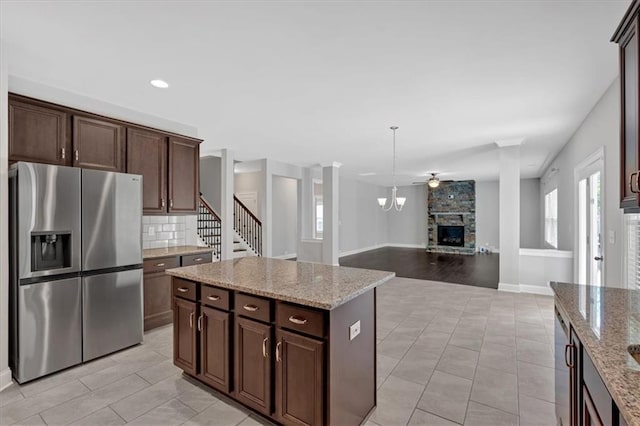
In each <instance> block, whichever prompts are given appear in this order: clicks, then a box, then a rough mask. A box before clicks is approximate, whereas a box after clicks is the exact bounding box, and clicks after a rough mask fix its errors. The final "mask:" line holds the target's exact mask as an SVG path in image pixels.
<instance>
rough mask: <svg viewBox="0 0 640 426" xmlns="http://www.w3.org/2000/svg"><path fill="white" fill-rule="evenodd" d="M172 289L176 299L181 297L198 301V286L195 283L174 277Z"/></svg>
mask: <svg viewBox="0 0 640 426" xmlns="http://www.w3.org/2000/svg"><path fill="white" fill-rule="evenodd" d="M171 287H172V288H173V295H174V296H175V297H181V298H183V299H188V300H191V301H194V302H195V301H196V300H198V298H197V296H198V295H197V292H198V284H197V283H195V282H193V281H187V280H183V279H182V278H176V277H173V282H172V284H171Z"/></svg>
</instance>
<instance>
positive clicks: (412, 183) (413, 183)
mask: <svg viewBox="0 0 640 426" xmlns="http://www.w3.org/2000/svg"><path fill="white" fill-rule="evenodd" d="M426 183H427V182H411V185H426Z"/></svg>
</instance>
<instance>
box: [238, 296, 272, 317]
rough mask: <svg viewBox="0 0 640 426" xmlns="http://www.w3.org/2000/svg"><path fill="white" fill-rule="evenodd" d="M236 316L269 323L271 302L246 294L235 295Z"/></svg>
mask: <svg viewBox="0 0 640 426" xmlns="http://www.w3.org/2000/svg"><path fill="white" fill-rule="evenodd" d="M235 299H236V300H235V311H236V315H242V316H244V317H247V318H253V319H255V320H258V321H263V322H271V318H272V315H271V301H270V300H268V299H263V298H261V297H255V296H249V295H248V294H242V293H236V297H235Z"/></svg>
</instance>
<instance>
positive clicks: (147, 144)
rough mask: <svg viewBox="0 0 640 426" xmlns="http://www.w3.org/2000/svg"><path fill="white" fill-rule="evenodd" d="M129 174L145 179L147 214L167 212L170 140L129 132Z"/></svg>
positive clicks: (143, 202) (143, 199)
mask: <svg viewBox="0 0 640 426" xmlns="http://www.w3.org/2000/svg"><path fill="white" fill-rule="evenodd" d="M127 173H134V174H138V175H142V188H143V189H142V209H143V212H144V214H162V213H166V212H167V138H166V137H165V136H164V135H162V134H160V133H154V132H149V131H146V130H142V129H136V128H128V129H127Z"/></svg>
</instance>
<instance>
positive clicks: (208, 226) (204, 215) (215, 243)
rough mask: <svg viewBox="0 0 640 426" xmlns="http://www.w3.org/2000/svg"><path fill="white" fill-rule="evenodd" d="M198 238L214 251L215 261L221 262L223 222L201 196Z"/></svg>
mask: <svg viewBox="0 0 640 426" xmlns="http://www.w3.org/2000/svg"><path fill="white" fill-rule="evenodd" d="M198 236H199V237H200V239H201V240H202V241H203V242H204V243H205V244H206V245H207V247H211V248H212V249H213V259H214V260H220V254H221V253H222V220H220V216H218V215H217V214H216V212H215V211H214V210H213V207H211V205H210V204H209V203H208V202H207V200H205V199H204V197H203V196H202V194H200V207H199V208H198Z"/></svg>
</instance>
